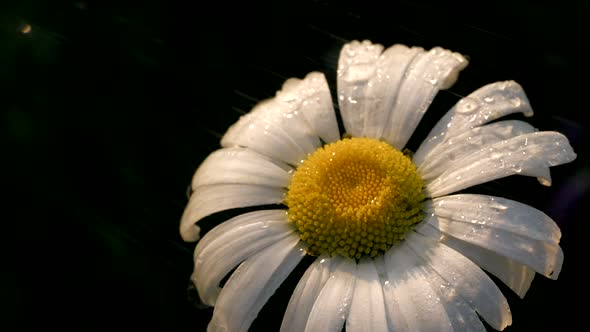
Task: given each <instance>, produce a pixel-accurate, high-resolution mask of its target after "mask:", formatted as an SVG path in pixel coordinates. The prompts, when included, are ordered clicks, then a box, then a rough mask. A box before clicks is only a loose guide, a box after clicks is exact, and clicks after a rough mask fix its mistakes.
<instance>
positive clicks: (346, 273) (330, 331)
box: [305, 256, 356, 332]
mask: <svg viewBox="0 0 590 332" xmlns="http://www.w3.org/2000/svg"><path fill="white" fill-rule="evenodd" d="M332 264H333V265H332V267H333V268H332V272H331V274H330V277H329V279H328V281H327V282H326V284H325V285H324V287H323V288H322V290H321V292H320V294H319V296H318V298H317V299H316V301H315V303H314V305H313V308H312V310H311V314H310V316H309V319H308V321H307V325H306V326H305V331H307V332H313V331H325V332H340V330H342V326H343V325H344V321H345V320H346V317H347V316H348V311H349V308H350V302H351V300H352V293H353V291H354V284H355V281H356V277H355V275H356V262H355V261H353V260H351V259H348V258H343V257H342V256H335V257H334V258H333V263H332Z"/></svg>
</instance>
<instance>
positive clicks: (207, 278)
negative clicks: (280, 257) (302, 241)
mask: <svg viewBox="0 0 590 332" xmlns="http://www.w3.org/2000/svg"><path fill="white" fill-rule="evenodd" d="M289 235H291V236H295V237H297V235H296V234H295V230H294V229H293V227H292V224H291V223H290V222H289V220H288V219H287V216H286V213H285V211H284V210H264V211H255V212H250V213H245V214H242V215H239V216H237V217H234V218H232V219H230V220H228V221H226V222H224V223H221V224H220V225H218V226H217V227H215V228H214V229H212V230H211V231H209V232H208V233H207V234H206V235H205V236H204V237H203V238H202V239H201V240H200V241H199V243H198V245H197V247H196V248H195V254H194V256H195V265H194V273H193V276H192V280H193V282H194V283H195V286H196V287H197V290H198V291H199V296H200V297H201V301H202V302H203V303H205V304H206V305H209V306H213V305H215V301H216V300H217V296H218V295H219V292H220V291H221V288H220V287H219V283H220V282H221V280H222V279H223V278H224V277H225V276H226V275H227V274H228V273H229V272H230V271H231V270H232V269H234V268H235V267H236V266H237V265H238V264H240V263H241V262H242V261H244V260H245V259H247V258H248V257H250V256H252V255H253V254H255V253H258V252H259V251H261V250H262V249H264V248H266V247H268V246H269V245H272V244H274V243H276V242H277V241H279V240H281V239H283V238H285V237H287V236H289Z"/></svg>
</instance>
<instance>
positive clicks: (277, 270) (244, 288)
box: [207, 236, 305, 331]
mask: <svg viewBox="0 0 590 332" xmlns="http://www.w3.org/2000/svg"><path fill="white" fill-rule="evenodd" d="M303 256H305V250H304V249H303V244H302V243H301V241H300V240H299V237H297V236H288V237H286V238H284V239H282V240H280V241H278V242H277V243H275V244H274V245H271V246H269V247H266V248H265V249H264V250H262V251H261V252H259V253H258V254H256V255H254V256H252V257H250V258H248V259H247V260H246V261H244V262H243V263H242V264H240V266H238V268H237V269H236V271H234V273H233V274H232V275H231V277H230V278H229V280H228V281H227V283H226V284H225V286H224V287H223V289H222V290H221V293H220V294H219V298H218V299H217V302H216V303H215V309H214V311H213V318H212V319H211V322H209V326H208V328H207V330H208V331H247V330H248V328H249V327H250V325H251V324H252V322H253V321H254V319H255V318H256V316H257V315H258V312H259V311H260V309H262V307H263V306H264V304H265V303H266V302H267V301H268V299H269V298H270V297H271V296H272V294H273V293H274V292H275V291H276V290H277V288H278V287H279V286H280V284H281V283H282V282H283V281H284V280H285V278H286V277H287V276H288V275H289V274H290V273H291V271H292V270H293V269H294V268H295V266H296V265H297V264H298V263H299V262H300V261H301V259H302V258H303Z"/></svg>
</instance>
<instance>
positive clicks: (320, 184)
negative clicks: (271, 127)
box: [285, 137, 424, 259]
mask: <svg viewBox="0 0 590 332" xmlns="http://www.w3.org/2000/svg"><path fill="white" fill-rule="evenodd" d="M423 200H424V196H423V194H422V180H421V179H420V176H419V175H418V173H417V171H416V167H415V166H414V164H413V163H412V161H411V160H410V159H409V158H408V157H407V156H405V155H404V154H403V153H402V152H400V151H399V150H397V149H395V148H394V147H392V146H391V145H389V144H387V143H385V142H382V141H379V140H376V139H372V138H358V137H355V138H347V139H343V140H340V141H338V142H335V143H331V144H328V145H326V146H324V147H323V148H320V149H318V150H317V151H315V152H314V153H313V154H312V155H310V156H309V157H308V158H307V159H306V160H305V161H304V162H303V163H302V164H301V165H300V166H299V167H298V168H297V171H296V172H295V173H294V174H293V178H292V179H291V183H290V184H289V190H288V192H287V198H286V200H285V203H286V204H287V206H288V207H289V213H288V215H289V220H290V221H291V222H293V223H294V224H295V225H296V226H297V230H298V231H299V235H300V237H301V239H302V240H303V241H304V242H306V243H307V247H308V252H309V253H310V254H311V255H320V254H328V255H335V254H340V255H343V256H346V257H350V258H357V259H358V258H361V257H363V256H371V257H375V256H377V255H380V254H382V253H383V252H385V251H386V250H387V249H389V248H390V247H391V246H392V245H394V244H395V243H397V242H399V241H400V240H402V239H403V238H404V235H405V234H406V233H407V232H408V231H410V230H411V229H412V228H413V227H414V226H415V225H416V224H417V223H418V222H420V221H421V220H422V202H423Z"/></svg>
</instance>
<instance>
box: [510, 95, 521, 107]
mask: <svg viewBox="0 0 590 332" xmlns="http://www.w3.org/2000/svg"><path fill="white" fill-rule="evenodd" d="M510 104H512V106H514V107H520V105H521V104H522V101H521V100H520V98H518V97H515V98H512V99H510Z"/></svg>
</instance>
